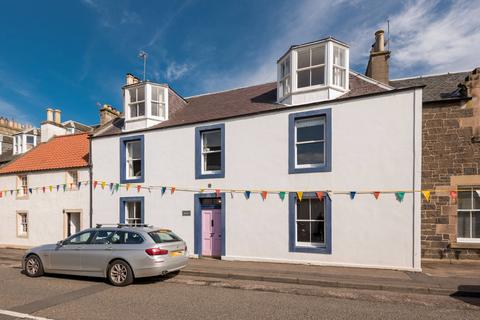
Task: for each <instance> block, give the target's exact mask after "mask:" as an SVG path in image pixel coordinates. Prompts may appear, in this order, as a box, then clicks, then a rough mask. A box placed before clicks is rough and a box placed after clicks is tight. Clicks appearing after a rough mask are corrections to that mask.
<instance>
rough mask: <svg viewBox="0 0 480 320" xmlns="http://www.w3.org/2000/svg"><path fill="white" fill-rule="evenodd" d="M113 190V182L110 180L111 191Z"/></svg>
mask: <svg viewBox="0 0 480 320" xmlns="http://www.w3.org/2000/svg"><path fill="white" fill-rule="evenodd" d="M112 190H113V182H110V191H112Z"/></svg>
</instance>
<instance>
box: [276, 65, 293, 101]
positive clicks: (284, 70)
mask: <svg viewBox="0 0 480 320" xmlns="http://www.w3.org/2000/svg"><path fill="white" fill-rule="evenodd" d="M291 88H292V80H291V76H290V56H288V57H286V58H285V60H283V62H281V63H280V87H279V89H280V96H281V97H284V96H286V95H288V94H290V92H291V91H292V89H291Z"/></svg>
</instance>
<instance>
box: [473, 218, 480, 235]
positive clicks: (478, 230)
mask: <svg viewBox="0 0 480 320" xmlns="http://www.w3.org/2000/svg"><path fill="white" fill-rule="evenodd" d="M472 238H480V212H472Z"/></svg>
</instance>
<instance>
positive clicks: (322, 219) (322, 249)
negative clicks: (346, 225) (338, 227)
mask: <svg viewBox="0 0 480 320" xmlns="http://www.w3.org/2000/svg"><path fill="white" fill-rule="evenodd" d="M289 246H290V248H289V249H290V251H291V252H312V253H331V201H330V198H329V197H327V196H324V197H323V199H322V200H320V199H319V198H318V197H317V195H316V194H315V193H305V194H304V195H303V197H302V199H301V200H300V199H299V198H298V196H297V194H295V193H290V199H289Z"/></svg>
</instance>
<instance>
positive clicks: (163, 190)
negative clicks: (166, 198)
mask: <svg viewBox="0 0 480 320" xmlns="http://www.w3.org/2000/svg"><path fill="white" fill-rule="evenodd" d="M165 191H167V188H166V187H162V196H163V194H164V193H165Z"/></svg>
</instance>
